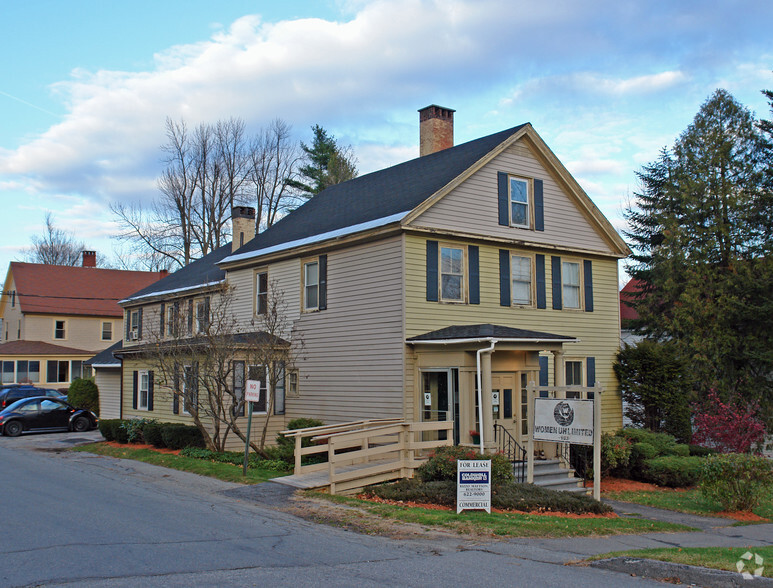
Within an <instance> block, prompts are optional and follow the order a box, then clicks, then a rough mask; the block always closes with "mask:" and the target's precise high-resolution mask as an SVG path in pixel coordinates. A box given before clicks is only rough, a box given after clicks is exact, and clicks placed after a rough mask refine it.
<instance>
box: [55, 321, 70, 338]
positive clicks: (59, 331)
mask: <svg viewBox="0 0 773 588" xmlns="http://www.w3.org/2000/svg"><path fill="white" fill-rule="evenodd" d="M66 335H67V321H64V320H55V321H54V339H66V338H67V337H66Z"/></svg>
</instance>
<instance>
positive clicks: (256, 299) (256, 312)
mask: <svg viewBox="0 0 773 588" xmlns="http://www.w3.org/2000/svg"><path fill="white" fill-rule="evenodd" d="M263 274H266V291H265V292H261V290H260V276H261V275H263ZM253 284H254V286H255V296H253V314H254V315H255V316H262V315H264V314H266V313H267V312H268V288H269V285H268V269H260V270H256V271H255V274H254V280H253ZM261 293H264V294H265V295H266V309H265V310H266V312H259V310H260V295H261Z"/></svg>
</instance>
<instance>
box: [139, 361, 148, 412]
mask: <svg viewBox="0 0 773 588" xmlns="http://www.w3.org/2000/svg"><path fill="white" fill-rule="evenodd" d="M143 377H144V378H145V386H146V388H145V404H143V403H142V391H143V389H142V380H143ZM149 401H150V372H149V371H148V370H140V372H139V373H138V374H137V410H148V404H149Z"/></svg>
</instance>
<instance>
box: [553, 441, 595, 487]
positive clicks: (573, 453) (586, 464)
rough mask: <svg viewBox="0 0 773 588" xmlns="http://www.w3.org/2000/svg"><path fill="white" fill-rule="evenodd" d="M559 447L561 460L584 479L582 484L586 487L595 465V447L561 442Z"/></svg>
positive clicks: (577, 475)
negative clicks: (590, 472) (589, 473)
mask: <svg viewBox="0 0 773 588" xmlns="http://www.w3.org/2000/svg"><path fill="white" fill-rule="evenodd" d="M559 448H560V449H559V457H560V459H561V461H562V462H564V464H566V465H567V466H568V467H569V468H571V469H572V470H574V473H575V476H576V477H578V478H580V479H581V480H582V485H583V487H585V482H586V481H587V479H588V472H589V471H592V467H593V447H588V446H587V445H572V444H570V443H561V444H560V445H559Z"/></svg>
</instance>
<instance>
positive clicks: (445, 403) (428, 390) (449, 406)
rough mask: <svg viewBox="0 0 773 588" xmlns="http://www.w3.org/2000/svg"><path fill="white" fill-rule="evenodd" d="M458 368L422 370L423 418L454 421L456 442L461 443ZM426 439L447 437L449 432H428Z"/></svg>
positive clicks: (426, 420)
mask: <svg viewBox="0 0 773 588" xmlns="http://www.w3.org/2000/svg"><path fill="white" fill-rule="evenodd" d="M457 374H458V370H455V369H438V370H422V372H421V397H420V399H419V401H420V402H421V420H422V421H423V422H439V421H453V422H454V427H453V436H454V443H455V444H458V443H459V395H458V394H457V392H456V391H457V379H458V375H457ZM424 438H425V439H426V440H431V439H447V438H448V437H447V433H446V432H445V431H441V432H440V433H439V434H438V433H433V432H426V433H425V434H424Z"/></svg>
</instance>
